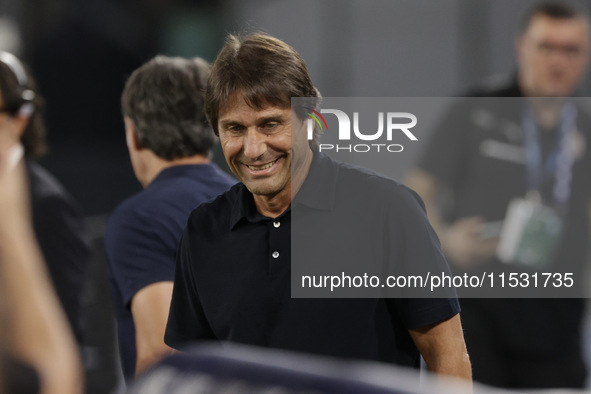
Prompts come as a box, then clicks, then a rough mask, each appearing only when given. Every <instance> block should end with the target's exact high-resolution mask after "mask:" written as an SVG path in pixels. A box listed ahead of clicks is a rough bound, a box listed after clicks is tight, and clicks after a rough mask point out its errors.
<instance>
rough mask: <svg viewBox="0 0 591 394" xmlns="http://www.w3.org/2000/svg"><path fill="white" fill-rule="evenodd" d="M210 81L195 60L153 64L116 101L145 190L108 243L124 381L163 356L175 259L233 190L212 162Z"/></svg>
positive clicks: (122, 210) (117, 217)
mask: <svg viewBox="0 0 591 394" xmlns="http://www.w3.org/2000/svg"><path fill="white" fill-rule="evenodd" d="M208 75H209V65H208V64H207V62H205V61H204V60H202V59H200V58H195V59H182V58H170V57H166V56H157V57H155V58H154V59H152V60H150V61H149V62H147V63H146V64H144V65H143V66H141V67H140V68H138V69H137V70H135V71H134V72H133V74H132V75H131V76H130V77H129V79H128V80H127V83H126V85H125V88H124V90H123V94H122V96H121V107H122V112H123V116H124V121H125V130H126V131H125V133H126V140H127V147H128V149H129V156H130V159H131V163H132V166H133V169H134V172H135V175H136V177H137V179H138V181H139V182H140V183H141V184H142V186H143V187H144V190H143V191H141V192H140V193H138V194H136V195H134V196H132V197H130V198H129V199H127V200H126V201H125V202H123V203H122V204H121V205H120V206H119V207H118V208H117V209H116V210H115V211H114V213H113V214H112V216H111V217H110V219H109V222H108V225H107V231H106V235H105V243H106V248H107V256H108V259H109V267H110V281H111V288H112V292H113V297H114V301H115V308H116V315H117V322H118V332H119V346H120V353H121V359H122V364H123V370H124V374H125V376H126V378H132V377H133V376H134V374H136V373H141V372H142V371H143V370H145V369H146V368H147V367H148V366H150V365H151V364H152V363H154V362H156V361H157V360H159V359H160V358H161V357H162V356H163V355H164V354H166V352H167V349H168V347H167V346H166V345H165V344H164V341H163V338H164V329H165V326H166V320H167V317H168V309H169V306H170V299H171V296H172V284H173V279H174V262H175V253H176V249H177V246H178V243H179V240H180V238H181V235H182V232H183V228H184V226H185V224H186V222H187V219H188V217H189V214H190V212H191V211H192V210H193V209H194V208H195V207H197V206H198V205H199V204H201V203H203V202H205V201H208V200H209V199H211V198H213V197H215V196H217V195H218V194H220V193H222V192H223V191H225V190H227V189H228V188H229V187H230V186H231V185H233V184H234V183H235V181H234V180H233V179H232V178H231V177H230V176H229V175H227V174H226V173H225V172H223V171H222V170H220V169H219V167H217V166H216V165H215V164H213V163H212V162H211V161H210V156H211V149H212V147H213V144H214V142H215V139H216V137H215V135H214V133H213V131H212V130H211V127H210V126H209V124H208V123H207V119H206V117H205V114H204V112H203V110H204V97H203V96H204V92H205V85H206V81H207V76H208Z"/></svg>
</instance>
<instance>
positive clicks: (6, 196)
mask: <svg viewBox="0 0 591 394" xmlns="http://www.w3.org/2000/svg"><path fill="white" fill-rule="evenodd" d="M21 122H26V119H25V118H24V117H23V115H22V114H19V113H18V112H17V113H15V114H14V115H10V114H7V113H6V112H2V113H0V218H2V219H1V220H0V301H1V305H0V322H1V325H0V393H7V394H12V393H19V394H29V393H41V394H78V393H81V392H82V387H83V378H82V369H81V363H80V357H79V352H78V351H77V348H76V343H75V341H74V338H73V336H72V332H71V330H70V328H69V326H68V322H67V320H66V316H65V315H64V312H63V310H62V308H61V307H60V305H59V302H58V298H57V296H56V294H55V292H54V290H53V287H52V285H51V282H50V278H49V275H48V273H47V268H46V265H45V263H44V261H43V257H42V254H41V251H40V249H39V246H38V244H37V241H36V239H35V234H34V229H33V226H32V222H31V210H30V206H29V185H28V184H27V181H28V179H27V174H26V172H27V169H26V163H25V162H24V161H22V160H18V156H15V153H14V152H15V150H14V146H15V145H16V144H17V143H18V137H19V136H18V135H17V134H15V133H9V132H7V129H9V128H11V127H13V125H12V123H21Z"/></svg>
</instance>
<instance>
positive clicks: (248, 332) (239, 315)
mask: <svg viewBox="0 0 591 394" xmlns="http://www.w3.org/2000/svg"><path fill="white" fill-rule="evenodd" d="M350 171H352V173H353V174H354V175H355V176H354V177H353V178H356V179H355V181H352V180H351V179H352V178H351V177H350V176H349V175H351V173H350ZM359 176H361V177H362V178H365V177H370V175H369V174H366V173H364V171H363V170H360V169H357V168H356V167H352V166H347V165H344V164H341V163H337V162H335V161H333V160H332V159H330V158H328V157H327V156H325V155H322V154H315V156H314V159H313V161H312V165H311V168H310V172H309V174H308V177H307V179H306V181H305V182H304V185H303V186H302V188H301V190H300V191H299V193H298V195H297V196H296V199H295V200H294V203H293V207H294V210H296V209H299V208H298V204H299V203H298V201H299V202H300V203H301V204H307V205H315V206H321V207H322V206H325V204H326V201H331V200H337V201H340V200H341V199H340V198H339V196H346V195H349V192H351V190H352V189H353V188H355V189H356V188H357V186H358V184H357V183H356V180H357V179H358V178H359ZM373 176H374V175H371V177H373ZM376 179H378V183H381V182H382V180H383V179H385V178H381V177H377V178H376ZM387 183H388V184H390V183H394V184H396V185H397V186H396V187H390V188H387V190H389V192H388V193H395V194H396V193H398V194H399V195H392V194H389V195H383V196H377V197H376V198H378V199H382V200H383V199H386V200H387V199H390V198H394V199H395V200H400V201H406V204H407V205H405V206H399V209H398V211H399V212H401V215H406V217H400V218H398V219H399V220H400V223H412V222H418V223H419V224H420V226H423V225H424V224H425V223H426V224H427V226H428V222H427V221H426V220H427V219H426V215H425V212H424V208H423V207H422V206H421V203H420V201H419V199H418V196H416V194H414V193H413V192H411V191H410V190H409V189H407V188H405V187H404V186H402V185H400V184H397V183H396V182H394V181H391V180H387ZM327 193H328V195H327ZM413 201H414V202H413ZM334 206H335V211H334V215H342V214H343V212H339V209H342V207H341V205H340V204H338V203H337V204H334ZM345 209H347V208H345ZM293 212H294V211H292V209H291V207H290V209H288V210H286V211H285V212H284V213H283V214H282V215H280V216H279V217H277V218H269V217H264V216H262V215H261V214H259V213H258V211H257V210H256V207H255V204H254V200H253V196H252V194H251V193H250V192H249V191H248V190H247V189H246V187H245V186H244V185H243V184H237V185H235V186H234V187H232V188H231V189H230V190H229V191H228V192H226V193H224V194H222V195H221V196H218V197H217V198H216V199H215V200H214V201H212V202H210V203H207V204H203V205H201V206H200V207H198V208H197V209H195V210H194V211H193V212H192V213H191V216H190V218H189V221H188V224H187V228H186V229H185V233H184V235H183V238H182V240H181V244H180V246H179V252H178V254H177V269H176V273H175V284H174V290H173V297H172V303H171V309H170V313H169V320H168V325H167V328H166V335H165V342H166V343H167V344H168V345H169V346H172V347H174V348H179V347H182V346H185V345H187V344H188V343H189V342H194V341H200V340H220V341H232V342H239V343H244V344H250V345H255V346H263V347H271V348H279V349H286V350H293V351H300V352H307V353H313V354H320V355H326V356H334V357H343V358H355V359H366V360H375V361H384V362H391V363H396V364H400V365H406V366H417V365H418V360H419V357H418V356H419V354H418V350H417V348H416V346H415V345H414V342H413V341H412V339H411V337H410V335H409V333H408V329H409V328H418V327H423V326H427V325H430V324H433V323H437V322H441V321H443V320H446V319H448V318H450V317H452V316H454V315H455V314H457V313H458V312H459V303H458V300H457V299H456V298H451V299H447V298H445V299H406V300H401V299H387V298H364V299H359V298H356V299H351V298H348V299H345V298H341V299H326V298H322V299H319V298H291V289H290V285H291V278H290V277H291V269H290V268H291V256H292V250H291V247H292V245H291V239H290V237H291V225H292V216H293V215H292V213H293ZM384 220H386V219H384ZM324 223H325V225H326V228H325V231H326V232H327V233H329V232H331V231H336V230H337V229H335V228H331V226H340V225H341V223H339V221H334V222H333V221H330V220H327V221H325V222H324ZM394 225H395V224H394ZM401 225H403V224H401ZM420 226H417V227H420ZM428 227H429V228H430V226H428ZM374 228H380V226H374ZM368 231H369V230H368ZM402 239H403V238H400V240H402ZM397 242H401V241H399V240H397V239H392V240H391V243H389V248H390V249H396V248H398V249H400V250H402V249H404V250H405V251H407V250H408V249H413V247H414V246H415V245H418V246H417V247H416V248H414V249H420V250H421V251H420V252H419V254H417V256H421V257H422V258H429V259H430V258H432V259H433V260H434V261H439V262H443V263H444V265H445V259H444V258H443V256H442V255H441V253H440V249H439V245H436V246H434V247H431V246H430V245H426V246H429V247H421V246H422V245H421V243H423V242H430V243H432V242H434V240H433V239H431V238H429V237H425V238H424V239H420V237H415V238H414V239H413V242H415V243H416V244H415V245H397V244H396V243H397ZM425 250H433V251H436V252H434V253H433V254H432V255H430V256H427V255H426V254H425V253H424V251H425ZM298 252H299V253H300V254H301V253H303V254H305V253H306V251H298ZM408 256H409V258H410V259H412V257H413V256H412V255H408ZM311 257H312V256H311Z"/></svg>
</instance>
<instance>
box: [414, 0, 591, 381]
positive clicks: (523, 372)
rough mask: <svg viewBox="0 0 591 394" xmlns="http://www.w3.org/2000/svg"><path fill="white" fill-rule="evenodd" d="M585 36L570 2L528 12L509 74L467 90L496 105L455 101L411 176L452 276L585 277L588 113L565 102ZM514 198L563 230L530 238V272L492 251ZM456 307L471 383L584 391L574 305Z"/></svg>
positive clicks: (537, 302)
mask: <svg viewBox="0 0 591 394" xmlns="http://www.w3.org/2000/svg"><path fill="white" fill-rule="evenodd" d="M589 33H590V32H589V21H588V19H587V17H586V16H585V15H584V14H582V13H581V12H579V11H578V10H576V9H575V8H573V7H571V6H570V5H567V4H565V3H555V2H553V3H541V4H538V5H536V6H534V7H533V8H532V9H531V10H530V11H529V12H527V13H526V14H525V16H524V17H523V21H522V24H521V28H520V32H519V35H518V36H517V38H516V41H515V48H516V54H517V64H518V69H517V73H516V75H515V77H514V78H513V79H512V80H511V81H510V82H509V83H508V84H505V85H502V86H487V87H484V88H479V89H478V90H476V91H474V92H473V93H472V96H474V97H481V98H484V97H496V98H498V99H496V100H495V101H493V100H488V101H478V99H463V100H462V101H461V103H460V104H459V105H457V106H455V107H454V108H453V109H452V110H451V111H449V112H448V113H447V114H446V115H445V117H444V119H443V122H442V123H441V124H440V125H439V126H438V128H439V130H436V131H435V134H434V136H433V138H432V139H431V140H430V141H429V144H428V146H427V149H426V151H425V152H424V155H423V156H422V158H421V160H420V161H419V163H418V168H416V169H415V170H413V171H412V172H411V173H410V174H409V176H408V178H407V182H406V184H407V185H408V186H409V187H411V188H413V189H414V190H416V191H417V192H418V193H419V194H420V195H421V197H422V198H423V199H424V201H425V204H426V205H427V211H428V212H429V217H430V219H431V223H432V224H433V226H434V228H435V229H436V230H437V233H438V235H439V237H440V239H441V243H442V248H443V251H444V252H445V254H446V256H447V258H448V260H449V261H450V264H451V265H452V268H454V270H455V271H456V272H471V273H475V272H502V271H503V270H507V269H509V270H510V271H512V272H533V271H531V270H532V269H533V270H538V271H539V270H542V269H546V270H548V269H553V270H554V272H572V273H573V277H574V280H575V281H578V282H582V277H583V272H584V265H585V263H586V262H587V260H588V257H589V256H588V253H587V249H588V247H587V245H588V240H589V229H588V225H589V224H588V223H587V215H585V214H584V213H585V212H587V209H588V204H589V201H591V187H590V186H591V182H589V171H590V170H591V161H590V160H591V154H590V153H589V152H588V149H589V141H590V137H591V118H590V116H589V113H588V111H587V110H586V108H584V107H582V106H581V105H580V104H581V101H576V100H569V99H568V97H569V96H573V95H574V94H575V90H576V88H577V85H578V84H579V83H580V81H581V79H582V78H583V75H584V73H585V70H586V69H587V65H588V61H589V50H590V45H589ZM506 97H513V98H526V100H521V101H518V100H519V99H505V100H503V99H502V98H506ZM482 103H488V105H487V104H482ZM444 200H445V201H447V203H448V204H442V201H444ZM513 201H522V202H525V203H526V204H528V207H529V206H534V205H535V206H536V207H543V209H544V211H543V212H554V214H553V215H552V218H556V220H555V221H554V222H555V223H556V222H560V223H562V224H561V225H560V226H559V227H560V228H562V234H561V235H556V234H554V235H548V236H546V235H544V239H545V241H537V243H536V245H537V246H536V248H537V249H536V251H535V253H538V254H540V255H542V256H541V257H540V258H536V259H535V260H533V261H530V262H529V263H528V267H526V266H525V265H521V266H520V265H518V263H519V261H520V260H519V259H522V260H523V259H524V257H519V256H517V255H514V256H512V257H511V256H509V257H502V255H497V249H498V248H499V240H501V241H502V240H503V239H502V238H500V237H502V236H505V239H509V238H508V237H507V236H506V235H504V234H503V232H505V230H503V232H501V231H500V230H501V228H502V227H501V226H500V225H499V224H500V223H501V222H502V221H503V220H504V222H505V223H504V224H505V226H507V225H508V223H515V220H513V219H514V218H516V216H515V215H513V214H512V212H515V211H508V207H509V206H510V204H512V205H514V204H513V203H512V202H513ZM520 204H521V203H520ZM522 206H525V205H524V204H522ZM539 211H541V209H540V210H539ZM510 213H511V215H510ZM538 217H541V216H538ZM495 227H496V228H497V230H493V229H494V228H495ZM553 228H556V227H553ZM523 231H524V232H523V235H524V237H525V234H526V233H525V230H523ZM518 236H519V234H517V233H516V234H513V236H512V238H514V240H516V239H518ZM523 239H525V238H523ZM529 239H530V240H531V239H533V238H531V237H530V238H529ZM540 239H542V238H540ZM554 240H556V241H554ZM554 244H555V245H556V246H554V247H552V248H551V245H554ZM501 245H503V243H501ZM550 248H551V249H550ZM500 250H501V249H499V251H500ZM499 256H500V257H499ZM507 256H508V255H507ZM530 256H532V254H530ZM502 260H506V261H507V262H509V263H511V265H510V266H507V265H504V264H503V263H501V261H502ZM503 267H504V268H503ZM507 267H509V268H507ZM532 267H533V268H532ZM536 267H537V268H536ZM544 267H546V268H544ZM579 288H580V284H579ZM462 307H463V314H462V317H463V322H464V327H465V336H466V344H467V346H468V350H469V352H470V356H471V360H472V365H473V368H474V371H473V372H474V379H475V380H478V381H480V382H483V383H486V384H490V385H495V386H503V387H530V388H531V387H583V385H584V382H585V375H586V371H585V366H584V363H583V359H582V349H581V322H582V316H583V309H584V308H583V307H584V302H583V300H582V299H578V298H574V299H548V298H544V299H463V300H462Z"/></svg>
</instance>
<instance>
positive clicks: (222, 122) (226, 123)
mask: <svg viewBox="0 0 591 394" xmlns="http://www.w3.org/2000/svg"><path fill="white" fill-rule="evenodd" d="M220 126H221V127H228V126H242V123H240V122H238V121H237V120H232V119H225V120H220Z"/></svg>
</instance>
